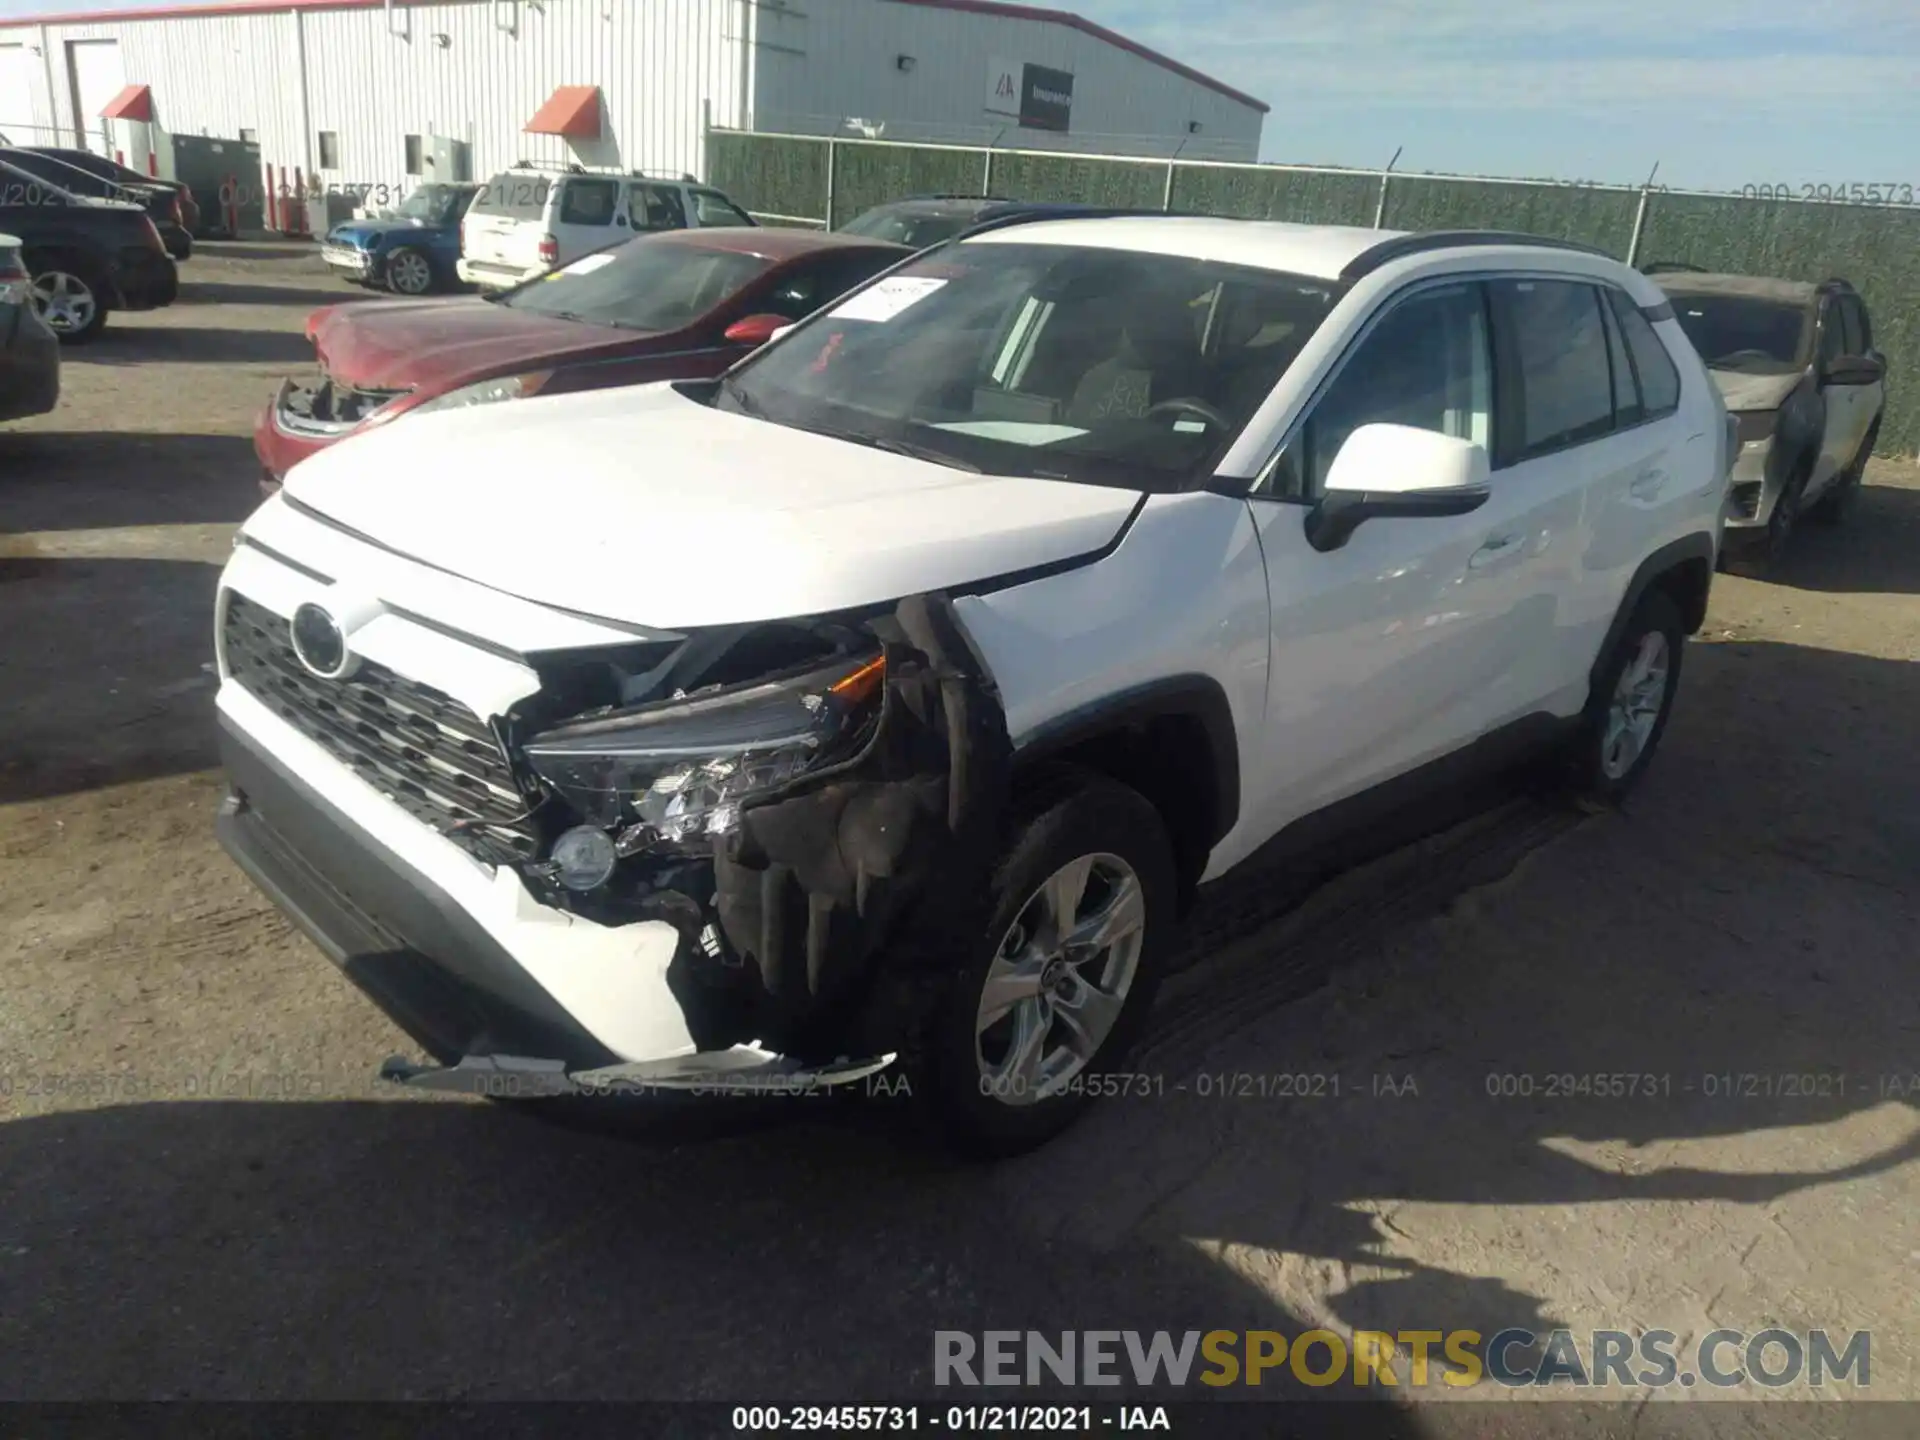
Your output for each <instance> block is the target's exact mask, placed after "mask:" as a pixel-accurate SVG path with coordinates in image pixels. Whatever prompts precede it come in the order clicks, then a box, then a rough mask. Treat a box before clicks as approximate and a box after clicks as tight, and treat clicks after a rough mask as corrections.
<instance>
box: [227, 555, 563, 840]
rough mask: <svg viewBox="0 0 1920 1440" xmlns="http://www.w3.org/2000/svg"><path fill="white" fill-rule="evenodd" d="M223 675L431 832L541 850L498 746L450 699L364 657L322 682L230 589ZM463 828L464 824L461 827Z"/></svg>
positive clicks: (273, 619)
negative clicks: (348, 669)
mask: <svg viewBox="0 0 1920 1440" xmlns="http://www.w3.org/2000/svg"><path fill="white" fill-rule="evenodd" d="M226 605H227V613H226V619H225V622H224V629H223V636H222V638H223V640H224V642H225V646H226V653H227V670H228V672H229V673H230V674H231V675H232V676H233V678H234V679H235V680H236V681H238V682H239V683H240V684H241V685H243V686H245V687H246V689H247V690H248V691H249V692H251V693H252V694H253V695H254V696H255V697H256V698H258V699H259V700H260V701H261V702H262V703H263V704H265V705H266V706H267V707H268V708H269V709H270V710H272V711H273V712H274V714H276V715H278V716H279V717H280V718H281V719H283V720H285V721H286V722H287V723H288V724H290V725H292V726H293V727H294V729H296V730H298V731H299V732H300V733H301V734H302V735H305V736H306V737H307V738H308V739H309V740H312V741H314V742H316V743H317V744H319V745H321V746H322V747H324V748H325V749H326V750H327V751H328V752H329V753H330V754H331V755H333V757H334V758H335V759H337V760H339V761H340V763H341V764H343V765H345V766H347V767H348V768H349V769H350V770H352V771H353V772H354V773H355V774H357V775H359V776H360V777H361V778H362V779H363V780H365V781H366V782H367V783H368V784H369V785H372V786H373V787H374V788H375V789H376V790H378V791H380V792H381V793H382V794H383V795H386V796H387V797H388V798H389V799H391V800H392V801H393V802H394V803H395V804H396V805H398V806H400V808H401V809H403V810H405V811H406V812H407V813H408V814H409V815H412V816H413V817H414V818H415V819H416V820H420V821H422V822H424V823H425V824H427V825H431V826H432V827H433V828H434V829H435V830H438V831H441V832H442V833H444V834H449V835H451V837H452V838H454V839H455V840H458V841H460V842H461V843H463V844H465V845H467V847H468V848H469V849H471V850H473V851H474V853H475V854H478V855H480V856H481V857H482V858H483V859H487V860H491V861H493V862H495V863H505V862H511V861H514V860H521V859H526V858H528V857H530V856H532V855H533V854H534V853H535V851H536V850H537V849H538V848H539V843H540V842H539V832H538V830H537V828H536V827H535V826H534V824H533V822H532V821H531V820H530V819H529V818H528V817H527V811H528V810H530V809H531V808H532V805H533V803H534V802H532V801H530V800H529V799H528V798H527V797H526V796H524V795H523V794H522V793H521V790H520V787H519V785H518V784H517V783H516V782H515V780H514V777H513V771H512V769H511V768H510V767H509V765H508V764H507V758H506V755H505V753H504V752H503V751H502V750H501V748H500V742H499V740H498V739H497V738H496V737H495V736H494V734H493V732H492V731H491V730H490V729H488V728H487V725H486V723H485V722H484V721H482V720H481V719H480V717H479V716H477V715H475V714H474V713H473V712H472V711H471V710H469V709H467V707H466V706H464V705H462V704H461V703H460V702H459V701H457V700H455V699H454V698H453V697H452V696H449V695H444V694H442V693H441V692H440V691H438V690H435V689H433V688H432V687H431V686H428V685H422V684H420V683H419V682H418V681H416V680H409V679H406V678H405V677H404V676H401V675H396V674H395V673H394V672H393V671H391V670H389V669H387V668H386V666H384V665H379V664H376V663H375V662H373V661H371V660H368V659H365V658H364V657H363V658H362V659H361V661H360V663H359V665H358V666H357V667H356V668H355V670H354V672H353V673H352V674H351V675H349V676H347V677H346V678H345V679H341V680H324V679H322V678H320V677H319V676H317V675H315V674H313V673H312V672H311V671H309V670H308V669H307V668H306V667H305V666H304V665H302V664H301V663H300V660H299V657H297V656H296V655H295V654H294V653H293V643H292V638H291V627H290V626H289V625H288V623H287V622H286V621H285V620H283V619H281V618H280V617H279V616H278V615H275V614H273V613H271V612H270V611H267V610H264V609H262V608H261V607H260V606H258V605H255V604H253V603H252V602H251V601H248V600H246V599H244V598H242V597H241V596H239V595H236V594H233V593H232V592H228V595H227V599H226ZM456 827H458V828H456Z"/></svg>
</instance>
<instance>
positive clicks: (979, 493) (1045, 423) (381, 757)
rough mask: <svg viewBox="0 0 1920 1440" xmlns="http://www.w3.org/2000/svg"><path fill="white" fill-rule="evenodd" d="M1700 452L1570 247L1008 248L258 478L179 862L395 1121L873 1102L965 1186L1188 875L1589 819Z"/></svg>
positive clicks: (1089, 1036)
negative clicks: (489, 1105)
mask: <svg viewBox="0 0 1920 1440" xmlns="http://www.w3.org/2000/svg"><path fill="white" fill-rule="evenodd" d="M1732 453H1733V436H1732V434H1731V429H1730V425H1729V422H1728V419H1727V414H1726V411H1725V408H1724V406H1723V404H1722V402H1721V400H1720V398H1719V394H1718V391H1717V390H1716V388H1715V386H1714V384H1713V382H1712V381H1711V379H1710V378H1709V377H1708V376H1707V373H1706V371H1705V370H1704V369H1703V367H1702V365H1701V362H1700V360H1699V358H1698V357H1697V355H1696V354H1695V352H1694V350H1693V347H1692V346H1691V345H1689V344H1688V343H1687V341H1686V339H1685V338H1684V336H1683V335H1682V334H1681V332H1680V330H1679V327H1678V325H1677V324H1676V323H1675V321H1674V319H1673V312H1672V310H1671V309H1670V307H1669V305H1668V303H1667V298H1666V296H1665V295H1664V294H1663V293H1662V292H1661V291H1660V290H1659V289H1658V288H1657V287H1656V286H1655V285H1654V284H1653V283H1652V282H1651V281H1649V280H1647V279H1645V278H1644V277H1642V276H1641V275H1639V274H1637V273H1636V272H1635V271H1633V270H1631V269H1628V268H1627V267H1626V266H1624V265H1622V264H1619V263H1618V262H1616V261H1614V260H1612V259H1610V258H1607V257H1606V256H1603V255H1600V254H1598V253H1590V252H1587V251H1583V250H1581V249H1578V248H1575V247H1569V246H1564V245H1559V244H1555V243H1552V242H1547V241H1541V240H1538V239H1533V238H1530V237H1526V236H1511V235H1500V234H1492V233H1484V234H1483V233H1467V234H1440V235H1401V234H1393V233H1388V232H1381V231H1374V230H1359V229H1336V228H1323V227H1309V226H1296V225H1285V224H1271V223H1256V222H1244V221H1234V220H1212V219H1198V218H1173V217H1134V216H1120V215H1109V216H1099V217H1093V218H1085V219H1071V220H1039V221H1027V222H1025V223H1021V222H1019V221H1018V220H1017V219H1016V220H1010V221H1009V222H1007V223H1005V224H1003V225H997V226H994V227H991V228H988V229H985V230H982V231H976V232H974V233H972V234H970V235H968V236H965V237H962V238H961V239H959V240H957V241H955V242H952V243H949V244H946V245H943V246H941V247H938V248H936V249H934V250H932V251H929V252H926V253H924V254H921V255H918V256H916V257H914V258H912V259H911V260H908V261H906V262H904V263H903V264H902V265H901V266H899V267H898V268H896V269H895V270H893V271H891V272H889V273H888V274H887V275H885V276H883V277H881V278H880V279H878V280H876V281H874V282H872V283H870V284H868V285H867V286H865V287H863V288H862V289H860V290H858V291H855V292H854V293H853V294H851V295H850V296H849V297H848V298H846V299H844V300H842V301H841V302H840V303H839V304H838V305H837V306H835V307H834V308H833V309H832V310H830V311H825V312H822V313H820V314H818V315H816V316H814V317H813V318H811V319H809V320H807V321H805V322H803V323H801V324H800V325H799V326H797V327H796V328H794V329H793V330H791V331H789V332H788V333H786V334H785V335H784V336H782V337H781V338H780V339H778V340H776V341H775V342H774V343H773V344H771V345H769V346H768V347H766V348H764V349H763V350H761V351H759V352H758V353H756V354H755V355H753V356H751V357H749V358H748V359H746V360H745V361H743V362H742V363H740V364H739V365H738V366H736V367H735V368H734V369H733V370H732V371H731V372H730V373H729V374H728V375H727V376H725V377H724V378H723V379H721V380H719V381H704V382H697V383H674V384H662V385H657V386H648V387H640V388H636V389H627V390H608V391H599V392H595V393H592V394H581V395H569V396H562V397H556V398H552V399H544V400H534V401H528V402H526V403H524V404H520V405H514V406H498V407H495V408H494V409H491V410H481V411H462V412H459V413H458V414H452V413H449V414H445V415H432V416H422V417H420V418H418V419H414V420H409V421H406V422H404V423H401V424H396V425H393V426H390V427H387V428H386V429H384V430H381V431H378V432H370V433H369V434H367V435H365V436H363V437H361V438H360V439H358V440H356V441H354V442H353V443H351V444H347V445H341V446H337V447H335V448H333V449H332V450H328V451H325V452H323V453H321V454H320V455H318V456H316V457H314V458H312V459H309V460H307V461H305V462H303V463H302V464H300V465H298V466H296V467H294V469H293V470H292V471H291V472H290V473H289V475H288V478H287V482H286V486H285V489H284V491H283V492H282V493H281V494H280V495H278V496H276V497H275V498H273V499H271V500H269V501H268V502H267V503H266V504H265V505H264V506H262V507H261V508H260V510H259V511H258V512H256V513H255V514H254V515H253V517H252V518H251V519H250V520H248V522H247V523H246V525H245V527H244V529H243V530H242V532H241V534H240V536H239V537H238V539H237V541H236V548H235V552H234V554H233V557H232V559H231V561H230V562H229V564H228V565H227V568H226V571H225V574H224V576H223V579H222V582H221V586H220V593H219V601H218V615H217V620H216V628H217V634H218V648H219V665H220V676H221V686H220V691H219V700H218V705H219V719H220V725H221V727H222V743H223V747H224V754H225V758H226V764H227V767H228V770H229V773H230V776H231V794H230V796H229V798H228V800H227V801H226V803H225V805H224V806H223V809H222V812H221V817H220V820H219V827H220V833H221V836H222V838H223V841H224V843H225V844H226V846H227V848H228V850H229V851H230V853H231V854H232V855H233V856H234V857H235V859H236V860H237V861H238V862H239V863H240V864H241V865H242V866H243V867H244V868H245V869H246V870H247V871H248V873H249V874H251V875H252V876H253V877H254V879H255V880H256V881H257V882H258V883H259V884H260V885H261V886H262V887H263V888H264V889H265V890H266V891H267V893H268V894H269V895H271V896H272V897H273V898H274V899H275V900H276V901H277V902H278V903H279V904H280V905H281V906H282V907H284V908H285V909H286V911H287V912H288V913H289V914H290V915H291V916H293V917H294V919H295V920H296V921H298V922H299V923H300V924H301V926H302V927H303V928H304V929H305V930H306V931H307V932H308V933H309V934H310V935H312V936H313V938H314V939H315V940H316V941H317V943H318V944H319V945H320V947H321V948H322V949H323V950H324V951H326V952H327V953H328V954H329V955H330V956H331V957H332V958H333V959H334V960H335V961H336V962H338V963H339V964H340V965H342V966H343V967H344V969H345V970H346V972H347V974H348V975H349V976H350V977H351V978H352V979H353V980H354V981H355V983H357V984H358V985H359V986H360V987H361V988H362V989H363V990H365V991H366V992H367V994H368V995H369V996H371V997H372V998H373V999H374V1001H375V1002H376V1003H378V1004H379V1005H380V1006H381V1007H382V1008H383V1009H384V1010H385V1011H386V1012H387V1013H388V1014H389V1015H390V1016H392V1017H393V1019H394V1020H395V1021H397V1022H398V1023H399V1025H400V1026H401V1027H403V1028H404V1029H405V1030H406V1031H407V1032H409V1034H410V1035H411V1036H412V1037H413V1038H414V1039H415V1040H416V1041H417V1042H418V1043H419V1044H420V1045H421V1046H422V1047H423V1048H424V1049H425V1050H426V1051H427V1052H428V1053H429V1054H430V1056H431V1057H432V1060H433V1062H434V1063H433V1064H432V1065H415V1064H411V1063H405V1062H401V1061H398V1060H396V1061H395V1062H391V1063H390V1065H389V1067H388V1073H389V1074H390V1076H391V1078H393V1079H395V1080H398V1081H402V1082H405V1083H409V1084H412V1085H424V1086H440V1087H451V1088H464V1089H473V1090H478V1091H481V1092H484V1093H489V1094H495V1095H512V1096H533V1095H540V1096H547V1095H586V1096H597V1095H608V1094H616V1093H617V1094H630V1093H635V1092H642V1093H644V1092H647V1091H651V1090H686V1089H699V1090H706V1091H756V1090H765V1089H769V1088H772V1089H785V1088H813V1087H822V1086H831V1085H835V1084H843V1083H849V1082H853V1081H858V1080H861V1079H863V1078H866V1077H872V1076H875V1075H876V1074H888V1075H890V1076H897V1077H899V1078H898V1079H893V1080H891V1081H890V1083H891V1085H893V1086H897V1087H898V1088H900V1089H907V1088H910V1089H911V1090H912V1092H913V1093H914V1094H915V1095H916V1097H918V1098H919V1099H922V1100H924V1101H927V1102H930V1110H931V1113H933V1114H934V1115H936V1116H937V1117H939V1119H940V1120H941V1121H942V1123H943V1124H944V1126H945V1127H946V1129H947V1131H948V1132H949V1133H950V1134H951V1135H952V1136H953V1137H954V1138H956V1139H957V1140H958V1141H960V1142H961V1143H963V1144H964V1145H966V1146H967V1147H969V1148H971V1149H973V1150H976V1151H985V1152H990V1153H1005V1152H1007V1151H1010V1150H1014V1149H1018V1148H1020V1147H1022V1146H1025V1145H1030V1144H1033V1143H1035V1142H1037V1141H1039V1140H1041V1139H1043V1138H1045V1137H1046V1136H1048V1135H1050V1134H1051V1133H1053V1132H1054V1131H1056V1130H1057V1129H1059V1128H1060V1127H1061V1126H1062V1125H1063V1124H1065V1123H1066V1122H1067V1120H1068V1119H1069V1118H1071V1116H1072V1115H1073V1114H1074V1113H1075V1112H1076V1111H1077V1109H1078V1108H1079V1107H1080V1106H1081V1105H1083V1104H1084V1103H1085V1102H1086V1101H1087V1100H1088V1099H1089V1098H1090V1097H1091V1096H1093V1095H1095V1094H1096V1093H1099V1091H1100V1090H1101V1089H1102V1088H1103V1087H1102V1086H1101V1084H1100V1081H1101V1079H1102V1077H1103V1075H1105V1074H1107V1073H1109V1072H1111V1069H1112V1067H1113V1066H1114V1065H1115V1063H1116V1062H1117V1061H1119V1060H1120V1058H1121V1057H1122V1055H1123V1054H1124V1052H1125V1050H1126V1047H1127V1045H1128V1043H1129V1041H1130V1039H1131V1038H1132V1036H1133V1035H1134V1034H1135V1033H1136V1032H1137V1030H1138V1028H1139V1026H1140V1024H1141V1022H1142V1019H1143V1016H1144V1012H1145V1011H1146V1009H1147V1007H1148V1005H1149V1003H1150V1001H1151V999H1152V995H1153V991H1154V988H1155V985H1156V982H1157V981H1158V979H1159V970H1160V968H1161V966H1162V965H1163V963H1164V960H1165V957H1166V956H1167V954H1168V953H1169V948H1170V943H1171V942H1172V940H1173V938H1174V937H1175V934H1176V931H1177V929H1178V927H1179V925H1180V923H1181V917H1182V914H1183V912H1184V911H1186V910H1187V909H1188V908H1189V907H1190V905H1191V904H1192V903H1193V901H1194V898H1195V896H1196V893H1197V892H1198V890H1199V889H1200V887H1201V886H1202V885H1204V884H1206V883H1207V882H1210V881H1213V880H1215V879H1217V878H1219V877H1221V876H1223V875H1225V874H1226V873H1227V872H1228V871H1229V870H1232V869H1233V868H1234V867H1236V866H1239V865H1241V864H1243V863H1244V862H1248V861H1250V860H1252V861H1254V863H1265V861H1266V860H1267V859H1268V858H1270V857H1280V856H1294V857H1299V856H1302V855H1305V856H1309V857H1310V856H1312V855H1313V854H1314V853H1315V852H1320V853H1327V852H1328V849H1329V847H1331V846H1332V845H1334V844H1335V842H1336V840H1337V839H1338V838H1339V836H1340V835H1341V834H1342V833H1344V832H1350V831H1351V830H1352V829H1354V828H1355V827H1365V826H1369V825H1371V824H1373V823H1374V822H1376V821H1378V820H1379V818H1380V817H1381V816H1382V814H1383V812H1385V811H1389V810H1391V809H1393V808H1394V807H1399V806H1402V805H1405V804H1408V803H1410V801H1411V800H1412V799H1413V798H1414V797H1415V796H1417V795H1418V794H1419V793H1420V792H1421V791H1422V790H1423V789H1425V788H1428V787H1432V786H1435V785H1440V786H1445V785H1451V784H1457V783H1458V782H1459V781H1460V779H1461V778H1462V777H1463V776H1464V775H1466V774H1467V773H1468V772H1469V771H1470V770H1473V769H1477V768H1478V767H1481V766H1492V765H1505V764H1509V763H1512V762H1514V761H1515V760H1517V759H1518V758H1520V757H1521V756H1522V755H1525V754H1530V753H1534V752H1542V753H1547V752H1550V753H1551V754H1553V755H1554V756H1556V757H1557V759H1558V762H1559V763H1560V764H1561V765H1562V766H1563V767H1564V772H1565V774H1566V776H1567V777H1568V780H1569V782H1570V783H1571V784H1572V785H1573V786H1574V787H1576V788H1577V789H1578V790H1580V791H1583V792H1585V793H1587V794H1589V795H1592V796H1596V797H1599V798H1601V799H1607V798H1611V797H1615V796H1617V795H1619V794H1620V793H1621V792H1623V791H1624V790H1625V789H1626V788H1627V787H1628V786H1630V785H1631V784H1633V782H1634V781H1635V780H1636V779H1637V778H1638V777H1639V775H1640V774H1641V772H1642V770H1643V769H1644V768H1645V766H1646V764H1647V762H1648V759H1649V757H1650V756H1651V755H1652V753H1653V751H1654V748H1655V746H1656V745H1657V744H1658V742H1659V739H1660V735H1661V730H1662V727H1663V726H1664V725H1665V723H1666V720H1667V716H1668V713H1669V710H1670V708H1671V706H1672V704H1673V699H1674V693H1675V687H1676V685H1677V683H1678V680H1679V676H1680V662H1681V654H1682V644H1683V640H1684V637H1685V636H1686V635H1687V634H1689V633H1690V632H1692V631H1694V630H1695V629H1697V628H1698V626H1699V625H1700V623H1701V619H1702V616H1703V614H1704V611H1705V608H1706V603H1707V591H1708V586H1709V583H1710V581H1711V578H1712V575H1713V571H1714V564H1715V560H1716V558H1717V551H1718V547H1719V543H1720V523H1721V522H1720V516H1721V513H1722V505H1723V501H1724V498H1725V493H1726V485H1727V476H1728V469H1729V464H1730V460H1731V456H1732ZM901 1080H904V1081H905V1082H906V1084H904V1085H902V1084H901V1083H900V1081H901ZM871 1085H872V1082H871V1081H869V1087H870V1088H871ZM567 1103H568V1104H573V1103H575V1102H573V1101H571V1100H570V1101H568V1102H567Z"/></svg>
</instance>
